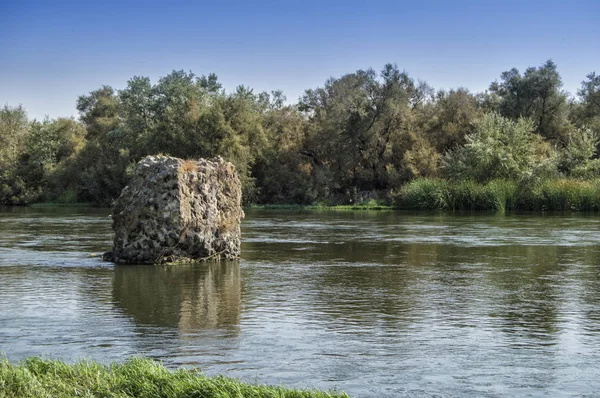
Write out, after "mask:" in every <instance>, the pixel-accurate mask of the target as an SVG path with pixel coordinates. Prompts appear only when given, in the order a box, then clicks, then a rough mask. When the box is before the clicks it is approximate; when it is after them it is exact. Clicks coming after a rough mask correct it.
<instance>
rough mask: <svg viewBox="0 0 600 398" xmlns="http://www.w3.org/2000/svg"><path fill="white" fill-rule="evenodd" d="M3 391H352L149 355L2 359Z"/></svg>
mask: <svg viewBox="0 0 600 398" xmlns="http://www.w3.org/2000/svg"><path fill="white" fill-rule="evenodd" d="M0 397H2V398H30V397H31V398H46V397H47V398H50V397H115V398H117V397H118V398H126V397H140V398H141V397H144V398H146V397H156V398H158V397H161V398H162V397H164V398H179V397H186V398H212V397H219V398H227V397H236V398H242V397H244V398H245V397H254V398H262V397H269V398H271V397H272V398H275V397H281V398H284V397H285V398H333V397H347V395H346V394H345V393H342V392H320V391H310V390H295V389H286V388H283V387H275V386H265V385H254V384H248V383H244V382H241V381H238V380H235V379H230V378H227V377H223V376H218V377H207V376H204V375H202V373H200V372H199V371H197V370H184V369H182V370H176V371H170V370H168V369H166V368H165V367H164V366H162V365H161V364H159V363H157V362H154V361H152V360H150V359H144V358H134V359H131V360H129V361H127V362H125V363H123V364H113V365H110V366H103V365H100V364H98V363H95V362H87V361H86V362H78V363H75V364H73V365H68V364H65V363H64V362H60V361H53V360H44V359H40V358H29V359H27V360H25V361H23V362H21V363H20V364H19V365H13V364H12V363H10V362H9V361H8V360H6V359H0Z"/></svg>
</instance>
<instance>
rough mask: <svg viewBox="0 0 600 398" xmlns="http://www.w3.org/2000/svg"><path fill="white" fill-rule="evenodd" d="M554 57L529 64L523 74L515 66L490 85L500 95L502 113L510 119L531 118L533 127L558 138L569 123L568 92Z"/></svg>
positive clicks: (537, 130) (545, 134) (550, 136)
mask: <svg viewBox="0 0 600 398" xmlns="http://www.w3.org/2000/svg"><path fill="white" fill-rule="evenodd" d="M561 87H562V80H561V78H560V75H559V73H558V71H557V70H556V64H555V63H554V62H552V61H551V60H548V61H546V63H545V64H544V65H542V66H540V67H537V68H536V67H531V68H527V70H526V71H525V73H524V74H523V75H521V74H520V73H519V71H518V70H517V69H515V68H513V69H511V70H510V71H507V72H503V73H502V75H501V82H497V81H496V82H494V83H492V84H491V85H490V91H491V92H492V93H495V94H497V95H498V97H499V100H500V101H499V110H500V113H501V114H502V115H503V116H505V117H509V118H511V119H518V118H530V119H531V120H532V121H533V123H534V125H533V126H534V130H535V132H536V133H538V134H542V135H543V136H544V137H547V138H559V137H560V136H561V132H562V130H563V128H564V126H565V125H566V124H567V112H566V110H567V94H566V93H565V92H563V91H561Z"/></svg>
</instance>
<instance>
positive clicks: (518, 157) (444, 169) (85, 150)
mask: <svg viewBox="0 0 600 398" xmlns="http://www.w3.org/2000/svg"><path fill="white" fill-rule="evenodd" d="M77 110H78V112H79V119H78V120H76V119H73V118H57V119H49V118H48V117H46V118H44V119H43V120H29V119H28V117H27V113H26V111H25V109H24V108H23V107H22V106H20V105H19V106H12V107H11V106H9V105H5V106H4V107H3V108H2V109H0V203H1V204H26V203H31V202H39V201H50V202H65V203H73V202H88V203H93V204H97V205H110V204H111V202H112V201H113V200H114V199H115V198H116V197H117V196H118V195H119V193H120V191H121V189H122V188H123V187H124V186H125V185H126V184H127V182H128V179H129V178H130V175H131V174H132V170H133V168H134V166H135V164H136V162H137V161H139V160H140V159H141V158H143V157H144V156H146V155H149V154H157V153H162V154H166V155H171V156H176V157H181V158H200V157H204V158H210V157H214V156H217V155H219V156H222V157H224V158H225V159H227V160H229V161H231V162H233V163H234V164H235V166H236V168H237V170H238V172H239V174H240V176H241V179H242V182H243V192H244V198H245V201H246V203H295V204H314V203H326V204H347V203H357V202H361V201H365V200H371V199H376V200H382V201H385V200H391V199H392V198H393V197H394V195H395V194H397V193H398V192H400V190H401V188H402V187H403V186H404V185H405V184H406V183H407V182H410V181H413V180H415V179H419V178H441V179H444V180H448V181H467V180H468V181H474V182H477V183H487V182H489V181H491V180H493V179H498V178H503V179H508V180H511V181H515V182H518V183H530V184H534V183H536V181H537V182H539V181H547V180H549V179H558V178H575V179H593V178H596V177H598V173H599V171H600V160H599V159H598V157H597V153H598V145H599V141H598V134H600V75H596V73H595V72H592V73H590V74H589V75H588V76H587V77H586V78H585V80H583V82H582V84H581V88H580V89H579V90H578V92H577V95H576V97H570V96H569V94H568V93H567V92H565V91H564V90H563V89H562V81H561V77H560V74H559V73H558V71H557V67H556V65H555V64H554V63H553V62H552V61H547V62H545V63H544V64H543V65H541V66H537V67H530V68H527V69H526V70H525V71H524V72H522V73H521V72H520V71H519V70H517V69H515V68H513V69H511V70H509V71H506V72H504V73H502V74H501V75H500V76H499V78H498V79H497V80H496V81H494V82H492V83H491V84H490V86H489V89H488V90H486V91H485V92H483V93H471V92H469V90H467V89H465V88H458V89H452V90H435V89H434V88H432V87H431V86H429V85H428V84H427V83H425V82H423V81H421V80H415V79H413V78H412V77H410V76H409V75H408V74H407V73H406V72H403V71H401V70H400V69H399V68H398V67H397V66H396V65H392V64H388V65H385V67H384V68H383V69H382V70H381V72H379V73H377V72H376V71H374V70H373V69H367V70H358V71H356V72H354V73H350V74H347V75H344V76H341V77H339V78H330V79H329V80H327V81H326V82H325V84H324V85H323V86H322V87H318V88H315V89H309V90H306V91H305V92H304V94H303V95H302V96H301V98H300V99H299V100H298V102H297V103H295V104H288V103H287V99H286V97H285V96H284V94H283V93H282V92H281V91H274V92H271V93H266V92H261V93H255V92H254V91H253V90H252V89H250V88H248V87H245V86H239V87H238V88H237V89H236V90H235V91H233V92H226V90H224V89H223V87H222V86H221V84H220V83H219V81H218V78H217V76H216V75H214V74H210V75H207V76H196V75H194V74H193V73H192V72H185V71H173V72H172V73H170V74H169V75H167V76H164V77H162V78H160V79H159V80H158V81H157V82H156V83H152V82H151V81H150V79H149V78H147V77H139V76H135V77H133V78H132V79H131V80H129V81H128V82H127V85H126V87H125V88H124V89H122V90H115V89H113V88H112V87H110V86H102V87H100V88H98V89H97V90H94V91H92V92H90V93H88V94H85V95H82V96H80V97H79V98H78V99H77Z"/></svg>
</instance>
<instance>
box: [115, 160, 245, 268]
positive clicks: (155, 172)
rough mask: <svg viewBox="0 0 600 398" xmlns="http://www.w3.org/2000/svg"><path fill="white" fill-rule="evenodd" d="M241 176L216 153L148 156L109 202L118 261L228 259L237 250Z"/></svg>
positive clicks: (128, 262)
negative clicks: (207, 157) (194, 157)
mask: <svg viewBox="0 0 600 398" xmlns="http://www.w3.org/2000/svg"><path fill="white" fill-rule="evenodd" d="M241 198H242V190H241V185H240V180H239V178H238V175H237V173H236V171H235V168H234V166H233V165H232V164H231V163H228V162H225V161H224V160H223V159H221V158H215V159H212V160H205V159H200V160H198V161H191V160H182V159H177V158H173V157H168V156H147V157H146V158H144V159H143V160H141V161H140V162H139V163H138V164H137V167H136V170H135V175H134V177H133V179H132V180H131V182H130V184H129V185H128V186H126V187H125V188H124V189H123V192H121V196H119V198H118V199H117V201H116V203H115V206H114V208H113V216H112V218H113V230H114V231H115V240H114V245H113V252H112V260H113V261H114V262H115V263H117V264H161V263H168V262H178V261H198V260H217V261H218V260H220V259H224V260H232V259H235V258H237V257H239V255H240V222H241V220H242V218H243V217H244V212H243V210H242V207H241Z"/></svg>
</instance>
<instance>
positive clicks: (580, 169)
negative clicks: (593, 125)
mask: <svg viewBox="0 0 600 398" xmlns="http://www.w3.org/2000/svg"><path fill="white" fill-rule="evenodd" d="M598 142H599V140H598V135H597V134H596V133H594V132H593V131H592V130H590V129H586V128H580V129H572V130H571V131H570V132H569V133H568V134H567V135H566V145H565V147H564V148H563V149H562V151H561V152H560V157H559V164H558V167H559V171H561V172H562V173H563V174H565V175H567V176H572V177H580V178H590V177H594V176H598V172H599V171H600V159H597V158H595V156H596V148H597V146H598Z"/></svg>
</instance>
